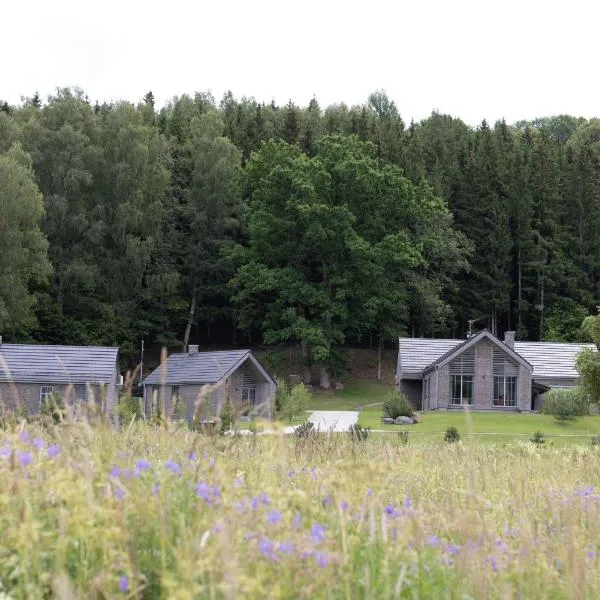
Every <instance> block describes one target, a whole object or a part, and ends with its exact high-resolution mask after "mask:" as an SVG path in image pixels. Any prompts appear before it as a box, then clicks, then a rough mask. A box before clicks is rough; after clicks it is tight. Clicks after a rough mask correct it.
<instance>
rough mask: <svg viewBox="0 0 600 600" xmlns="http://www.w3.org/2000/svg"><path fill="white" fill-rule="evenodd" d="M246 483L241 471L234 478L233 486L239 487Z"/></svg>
mask: <svg viewBox="0 0 600 600" xmlns="http://www.w3.org/2000/svg"><path fill="white" fill-rule="evenodd" d="M243 483H244V474H243V473H240V474H239V475H236V476H235V479H234V480H233V487H239V486H240V485H243Z"/></svg>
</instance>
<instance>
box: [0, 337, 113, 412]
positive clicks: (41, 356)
mask: <svg viewBox="0 0 600 600" xmlns="http://www.w3.org/2000/svg"><path fill="white" fill-rule="evenodd" d="M118 354H119V350H118V348H110V347H104V346H51V345H41V344H40V345H34V344H4V343H2V342H1V340H0V406H1V407H2V408H4V409H12V410H14V409H16V408H21V409H23V410H25V411H26V412H27V413H28V414H31V415H33V414H36V413H39V412H40V410H41V407H42V405H43V403H44V402H45V401H46V400H47V399H48V398H49V397H50V396H51V395H58V396H60V398H62V399H63V400H64V401H65V402H66V403H68V404H70V405H76V404H77V403H78V402H90V401H94V402H96V403H97V404H98V405H99V406H100V407H101V408H102V410H104V411H105V412H110V411H111V410H112V409H113V408H114V406H115V405H116V403H117V400H118V387H119V379H120V377H119V372H118Z"/></svg>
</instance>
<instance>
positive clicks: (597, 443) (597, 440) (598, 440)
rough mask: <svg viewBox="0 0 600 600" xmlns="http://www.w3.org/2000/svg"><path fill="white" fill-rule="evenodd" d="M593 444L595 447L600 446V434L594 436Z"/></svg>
mask: <svg viewBox="0 0 600 600" xmlns="http://www.w3.org/2000/svg"><path fill="white" fill-rule="evenodd" d="M592 446H594V447H596V446H600V435H593V436H592Z"/></svg>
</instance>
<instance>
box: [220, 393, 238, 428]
mask: <svg viewBox="0 0 600 600" xmlns="http://www.w3.org/2000/svg"><path fill="white" fill-rule="evenodd" d="M235 417H236V413H235V407H234V405H233V401H232V400H231V398H230V397H229V394H226V397H225V401H224V402H223V405H222V406H221V412H220V413H219V422H220V432H221V434H224V433H226V432H227V431H229V430H230V429H231V427H232V425H233V424H234V422H235Z"/></svg>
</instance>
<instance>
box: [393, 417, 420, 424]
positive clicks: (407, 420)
mask: <svg viewBox="0 0 600 600" xmlns="http://www.w3.org/2000/svg"><path fill="white" fill-rule="evenodd" d="M395 423H396V425H414V424H415V422H414V421H413V420H412V419H411V418H410V417H396V421H395Z"/></svg>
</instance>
